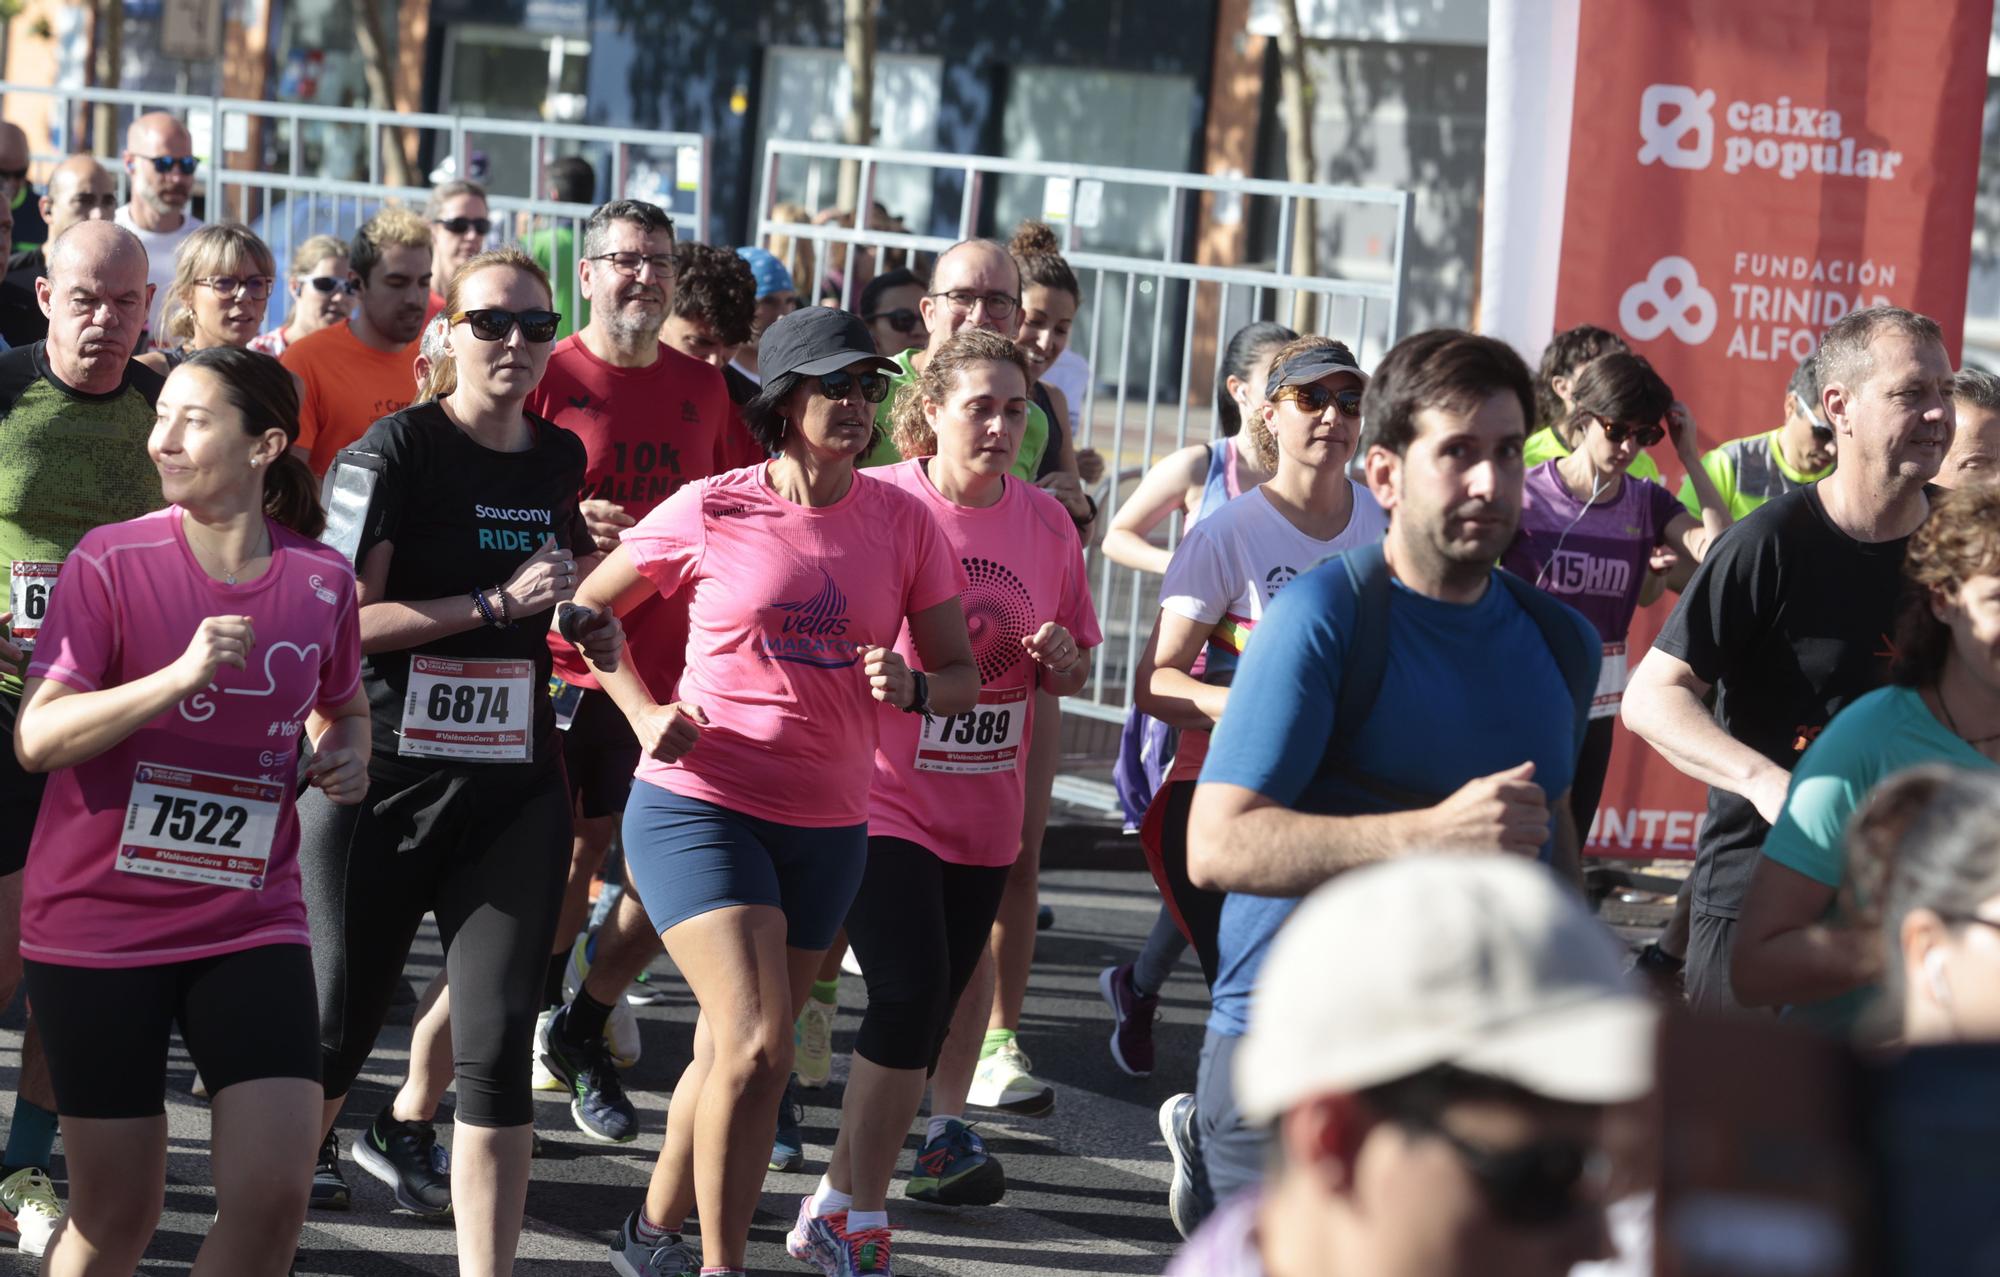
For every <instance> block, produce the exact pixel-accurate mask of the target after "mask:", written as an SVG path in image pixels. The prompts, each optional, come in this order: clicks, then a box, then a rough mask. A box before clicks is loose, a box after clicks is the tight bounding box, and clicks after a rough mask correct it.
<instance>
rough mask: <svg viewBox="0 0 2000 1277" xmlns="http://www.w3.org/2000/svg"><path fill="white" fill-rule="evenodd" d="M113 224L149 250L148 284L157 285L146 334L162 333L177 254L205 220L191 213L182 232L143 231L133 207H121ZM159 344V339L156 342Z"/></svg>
mask: <svg viewBox="0 0 2000 1277" xmlns="http://www.w3.org/2000/svg"><path fill="white" fill-rule="evenodd" d="M111 220H112V221H114V222H116V223H118V225H120V226H123V227H124V228H125V229H126V230H128V231H131V232H132V233H133V234H134V235H137V236H138V237H139V242H140V243H141V244H143V245H145V248H146V282H147V283H149V284H151V285H152V286H153V307H152V309H151V310H149V311H147V312H146V331H147V332H149V333H154V334H157V333H158V332H159V331H160V316H161V315H162V313H164V311H165V310H166V305H167V285H169V284H171V283H173V282H174V254H175V253H177V252H179V251H180V247H181V241H182V240H184V239H186V238H187V237H188V236H190V235H192V234H194V233H195V232H196V231H197V230H199V229H200V228H201V219H200V218H199V217H196V216H194V215H193V214H191V213H188V214H183V215H182V217H181V224H180V228H179V229H178V230H171V231H148V230H141V229H140V227H139V225H138V223H136V222H134V221H133V220H132V206H131V205H129V204H120V205H119V206H118V211H117V212H116V213H114V214H112V218H111ZM152 344H155V345H157V344H158V343H157V340H156V341H155V342H154V343H152Z"/></svg>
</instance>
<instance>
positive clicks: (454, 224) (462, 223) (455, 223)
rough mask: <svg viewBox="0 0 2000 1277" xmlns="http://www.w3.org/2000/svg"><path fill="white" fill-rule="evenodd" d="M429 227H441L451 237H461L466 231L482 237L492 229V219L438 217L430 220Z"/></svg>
mask: <svg viewBox="0 0 2000 1277" xmlns="http://www.w3.org/2000/svg"><path fill="white" fill-rule="evenodd" d="M431 225H432V226H442V227H444V228H445V230H447V231H449V232H451V233H452V234H453V235H463V234H465V233H466V232H467V231H471V232H473V233H475V234H477V235H480V236H482V237H483V236H485V235H486V234H487V233H488V232H490V231H491V230H492V229H493V219H492V218H490V217H440V218H434V219H432V221H431Z"/></svg>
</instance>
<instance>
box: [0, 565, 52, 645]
mask: <svg viewBox="0 0 2000 1277" xmlns="http://www.w3.org/2000/svg"><path fill="white" fill-rule="evenodd" d="M61 570H62V564H60V563H31V562H26V561H23V560H18V559H17V560H15V562H14V564H13V566H12V567H11V568H10V569H9V570H8V573H7V608H8V610H9V611H11V612H12V613H13V614H14V620H13V625H12V631H13V638H14V641H15V642H16V643H19V644H20V645H21V646H22V647H33V646H34V645H35V634H36V632H37V631H39V630H40V629H41V628H42V618H43V617H46V616H47V615H48V614H49V591H50V590H53V589H54V588H55V584H56V573H58V572H60V571H61Z"/></svg>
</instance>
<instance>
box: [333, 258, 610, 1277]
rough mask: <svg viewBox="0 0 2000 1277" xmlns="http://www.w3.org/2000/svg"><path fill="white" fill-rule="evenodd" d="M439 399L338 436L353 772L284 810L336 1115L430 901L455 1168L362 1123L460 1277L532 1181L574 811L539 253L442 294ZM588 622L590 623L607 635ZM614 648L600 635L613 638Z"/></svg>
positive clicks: (561, 555) (495, 1242)
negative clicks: (295, 851) (544, 999)
mask: <svg viewBox="0 0 2000 1277" xmlns="http://www.w3.org/2000/svg"><path fill="white" fill-rule="evenodd" d="M447 296H448V298H449V301H450V304H449V306H448V307H447V309H446V310H445V312H444V313H445V315H446V317H447V320H448V322H449V323H450V324H451V325H452V327H451V335H450V341H449V345H448V347H447V351H448V353H447V355H446V357H445V359H444V360H443V361H442V362H441V363H440V364H438V365H437V366H435V367H433V368H432V369H431V381H430V385H429V387H428V390H429V392H430V395H431V396H436V397H429V396H427V397H426V398H425V399H424V400H423V402H421V403H419V404H417V405H416V406H414V407H412V408H409V409H406V410H404V411H402V412H398V413H395V414H393V415H391V416H389V417H385V418H384V419H383V420H381V421H379V422H377V423H376V424H375V425H374V426H373V427H372V428H370V430H369V431H368V433H367V435H366V436H364V437H363V439H362V440H361V441H360V442H359V443H358V444H356V445H355V446H354V447H352V448H349V449H346V450H344V451H343V452H342V453H341V454H340V458H339V461H338V463H337V468H336V470H335V472H334V474H333V476H332V477H331V480H330V482H329V489H330V491H332V492H333V493H334V494H335V497H336V501H335V508H336V510H340V509H342V508H347V509H352V510H355V511H357V513H355V514H352V515H348V516H344V519H343V521H342V522H337V523H336V524H335V526H333V527H331V528H329V530H328V534H327V539H328V541H329V543H331V544H334V545H338V546H340V547H342V548H343V549H345V548H347V547H349V546H352V547H354V548H353V554H354V557H355V559H356V561H357V562H358V564H359V571H358V575H359V579H360V589H361V600H362V606H361V629H362V642H363V645H364V649H365V650H366V651H367V654H368V655H367V660H366V662H365V664H364V667H363V670H362V675H363V686H364V687H365V689H366V691H367V694H368V700H369V704H370V705H371V706H372V707H373V731H374V754H373V758H372V761H371V763H370V766H369V791H368V796H367V798H366V799H364V801H363V802H362V803H361V804H360V805H359V806H355V807H334V806H332V805H330V804H327V803H325V802H323V801H320V800H318V799H316V798H315V797H314V796H312V795H310V794H309V795H307V796H306V798H305V800H304V801H303V802H302V803H301V807H300V821H301V824H302V826H303V829H304V843H303V846H302V848H301V852H300V860H301V863H302V864H303V866H304V870H305V883H306V898H307V902H308V905H309V912H310V916H311V921H312V928H313V962H314V967H315V971H316V973H317V977H318V987H319V1003H320V1038H321V1041H322V1043H323V1044H324V1046H325V1065H324V1068H325V1091H326V1106H325V1113H324V1123H323V1125H322V1127H321V1134H322V1136H325V1135H326V1134H328V1133H329V1132H331V1130H332V1128H333V1123H334V1119H335V1117H337V1116H338V1114H339V1111H340V1107H341V1104H342V1102H343V1101H344V1100H345V1098H346V1095H347V1091H348V1089H349V1087H350V1086H351V1085H352V1084H353V1082H354V1078H355V1076H356V1074H357V1073H359V1071H360V1069H361V1066H362V1065H363V1063H365V1062H366V1060H367V1058H368V1054H369V1052H370V1051H371V1050H372V1049H373V1047H374V1044H375V1037H376V1034H377V1033H378V1032H379V1031H380V1029H381V1026H382V1021H383V1017H384V1016H385V1015H386V1013H387V1011H388V1006H389V1000H390V996H391V993H392V991H393V990H394V988H395V986H396V984H397V983H398V981H399V980H400V977H401V975H402V970H403V964H404V961H405V959H406V958H407V956H408V953H409V949H410V942H411V940H412V938H413V937H414V936H415V934H416V930H417V926H418V924H419V923H420V922H421V921H422V919H423V916H424V914H425V913H427V912H434V913H435V914H436V915H437V921H438V929H439V932H440V934H441V936H442V938H443V941H444V946H445V962H446V968H447V970H448V971H449V973H450V982H451V989H452V994H453V997H452V1048H453V1054H454V1064H455V1072H456V1075H457V1081H458V1109H457V1114H456V1117H457V1128H456V1135H455V1138H454V1140H453V1149H454V1151H455V1153H456V1157H455V1158H454V1159H452V1167H451V1171H450V1174H451V1176H452V1182H451V1184H450V1186H449V1189H448V1188H447V1185H446V1183H445V1179H444V1170H445V1168H444V1165H443V1163H444V1161H445V1159H444V1158H443V1157H442V1156H441V1150H438V1149H437V1147H436V1134H435V1133H434V1131H433V1130H432V1129H431V1127H430V1125H429V1123H428V1122H423V1121H412V1120H408V1117H407V1116H406V1115H404V1114H398V1113H397V1112H395V1111H393V1110H394V1106H393V1105H392V1106H390V1107H387V1108H384V1109H383V1111H382V1112H381V1113H380V1114H378V1115H377V1116H376V1118H375V1120H374V1123H373V1125H372V1126H370V1127H369V1129H368V1131H367V1132H366V1133H365V1135H363V1136H362V1137H361V1138H359V1139H357V1140H356V1141H355V1143H354V1154H355V1158H356V1160H357V1161H358V1162H359V1163H360V1164H361V1166H362V1167H363V1169H365V1170H367V1171H368V1172H369V1173H370V1174H372V1175H375V1176H376V1177H377V1178H379V1179H382V1180H383V1181H384V1182H385V1183H388V1184H390V1185H391V1186H392V1187H394V1188H395V1189H396V1193H397V1201H398V1203H399V1204H400V1205H402V1206H404V1207H406V1208H408V1209H413V1210H419V1211H429V1212H436V1211H437V1210H438V1209H439V1208H440V1206H442V1205H443V1204H444V1203H445V1202H448V1203H449V1205H450V1207H451V1209H452V1213H453V1215H454V1219H455V1223H456V1226H457V1233H458V1256H459V1271H460V1272H462V1273H468V1274H481V1275H482V1277H483V1275H485V1274H492V1273H501V1272H506V1271H508V1270H510V1268H511V1265H512V1263H513V1258H514V1250H515V1246H516V1244H517V1242H518V1240H519V1236H520V1229H521V1212H522V1204H523V1197H524V1194H525V1193H526V1191H527V1182H528V1158H529V1149H530V1145H531V1143H532V1139H533V1126H532V1121H533V1116H534V1106H533V1101H532V1098H531V1096H530V1093H529V1090H528V1064H529V1048H530V1044H531V1042H532V1039H533V1035H534V1024H535V1012H536V1010H537V1007H536V1003H537V1001H538V998H537V996H536V991H537V990H538V989H539V987H540V984H541V975H542V971H543V969H544V967H545V966H546V964H547V960H548V953H549V946H550V943H551V940H552V938H553V936H554V933H555V925H556V915H557V913H558V911H559V910H560V907H561V900H562V875H563V855H562V850H561V848H562V846H563V845H564V844H565V843H566V842H567V840H568V837H569V828H570V825H569V805H568V799H567V791H566V788H565V785H564V781H563V770H562V755H561V750H560V748H559V746H558V744H557V740H556V735H555V732H556V725H555V711H554V709H553V707H552V706H551V704H550V700H549V695H548V679H549V650H548V642H547V638H546V633H547V631H548V629H549V626H550V621H551V618H552V616H553V613H554V609H555V607H556V605H557V604H558V603H560V602H562V601H564V600H566V599H567V598H568V597H569V596H570V594H571V592H572V591H573V590H574V589H575V584H574V583H575V580H576V572H577V568H576V564H575V562H574V560H573V551H574V550H575V549H579V548H580V549H583V550H585V552H586V553H588V552H589V550H590V549H591V547H590V544H589V533H588V531H587V530H586V529H585V527H584V526H583V520H582V517H581V516H580V515H579V514H578V513H577V509H576V493H577V491H578V490H579V489H580V488H581V486H582V481H583V466H584V450H583V445H582V444H581V443H579V442H578V441H577V439H576V438H575V437H574V436H573V435H571V434H569V433H568V432H567V431H564V430H561V429H558V428H557V427H555V426H553V425H551V424H550V423H549V422H547V421H545V420H543V419H542V418H540V417H538V416H536V415H534V414H533V413H530V412H527V411H526V410H525V409H524V407H523V404H524V403H525V401H526V400H527V398H528V396H529V394H530V393H532V392H533V390H534V389H535V386H536V384H537V383H538V382H539V381H540V380H541V376H542V372H543V370H544V368H545V366H546V364H547V362H548V357H549V350H550V347H551V345H552V344H553V342H554V339H555V330H556V315H555V312H553V311H551V310H549V309H547V306H548V302H549V296H550V294H549V288H548V282H547V280H546V278H545V277H544V276H543V275H542V272H541V268H540V267H539V266H536V265H535V264H534V262H533V261H532V260H531V259H529V258H528V257H527V256H525V255H524V254H522V253H520V252H517V251H515V250H511V249H507V250H501V251H498V252H494V253H486V254H481V255H480V256H479V257H476V258H474V259H473V260H472V261H470V262H468V263H467V264H466V266H465V267H464V268H463V269H462V270H461V271H460V272H459V274H458V275H457V276H456V277H455V278H454V279H453V281H452V283H451V285H450V287H449V288H448V289H447ZM617 634H618V631H617V627H616V626H615V625H610V624H608V622H607V623H604V624H594V625H593V628H592V629H591V630H590V632H589V634H588V635H587V636H586V640H587V641H589V642H592V643H601V642H603V641H604V637H605V636H606V635H608V636H610V637H613V638H615V637H617ZM606 655H607V658H608V652H607V653H606Z"/></svg>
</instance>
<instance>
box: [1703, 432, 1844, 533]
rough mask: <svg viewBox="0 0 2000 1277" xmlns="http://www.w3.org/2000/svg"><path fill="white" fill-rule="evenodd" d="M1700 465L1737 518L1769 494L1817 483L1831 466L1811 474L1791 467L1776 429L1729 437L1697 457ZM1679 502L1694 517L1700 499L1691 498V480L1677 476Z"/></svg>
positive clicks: (1760, 502)
mask: <svg viewBox="0 0 2000 1277" xmlns="http://www.w3.org/2000/svg"><path fill="white" fill-rule="evenodd" d="M1701 468H1702V469H1704V470H1706V471H1708V477H1709V478H1711V479H1713V480H1714V481H1715V490H1716V491H1717V492H1720V493H1721V494H1722V499H1723V501H1724V502H1725V503H1726V504H1727V505H1728V506H1729V517H1730V518H1732V519H1741V518H1742V517H1743V516H1744V515H1746V514H1748V513H1750V512H1751V511H1752V510H1755V509H1756V508H1757V507H1758V506H1760V505H1763V504H1764V503H1765V502H1766V501H1769V500H1770V499H1771V498H1772V497H1781V496H1783V495H1785V494H1786V493H1787V492H1790V491H1792V490H1794V489H1796V488H1803V487H1805V486H1806V485H1807V484H1808V483H1817V482H1819V481H1820V480H1821V479H1824V478H1826V477H1827V476H1828V475H1830V474H1832V473H1833V467H1832V466H1828V467H1827V468H1826V469H1824V470H1818V471H1815V472H1813V473H1812V474H1806V473H1804V472H1803V471H1800V470H1797V469H1794V468H1793V466H1792V463H1791V462H1789V461H1787V460H1785V450H1784V449H1783V448H1781V447H1779V446H1778V432H1777V431H1776V430H1767V431H1765V432H1764V433H1763V434H1761V435H1745V436H1744V437H1743V438H1741V439H1731V440H1730V441H1729V442H1728V443H1725V444H1723V445H1722V446H1721V447H1720V448H1716V449H1714V450H1713V451H1711V452H1709V453H1708V454H1706V455H1705V456H1703V457H1702V459H1701ZM1681 504H1682V505H1684V506H1686V507H1687V508H1688V509H1689V510H1690V511H1691V512H1692V513H1693V514H1694V517H1695V518H1697V519H1699V518H1700V517H1701V502H1700V501H1698V500H1696V499H1695V495H1694V482H1693V480H1690V479H1683V480H1681Z"/></svg>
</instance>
